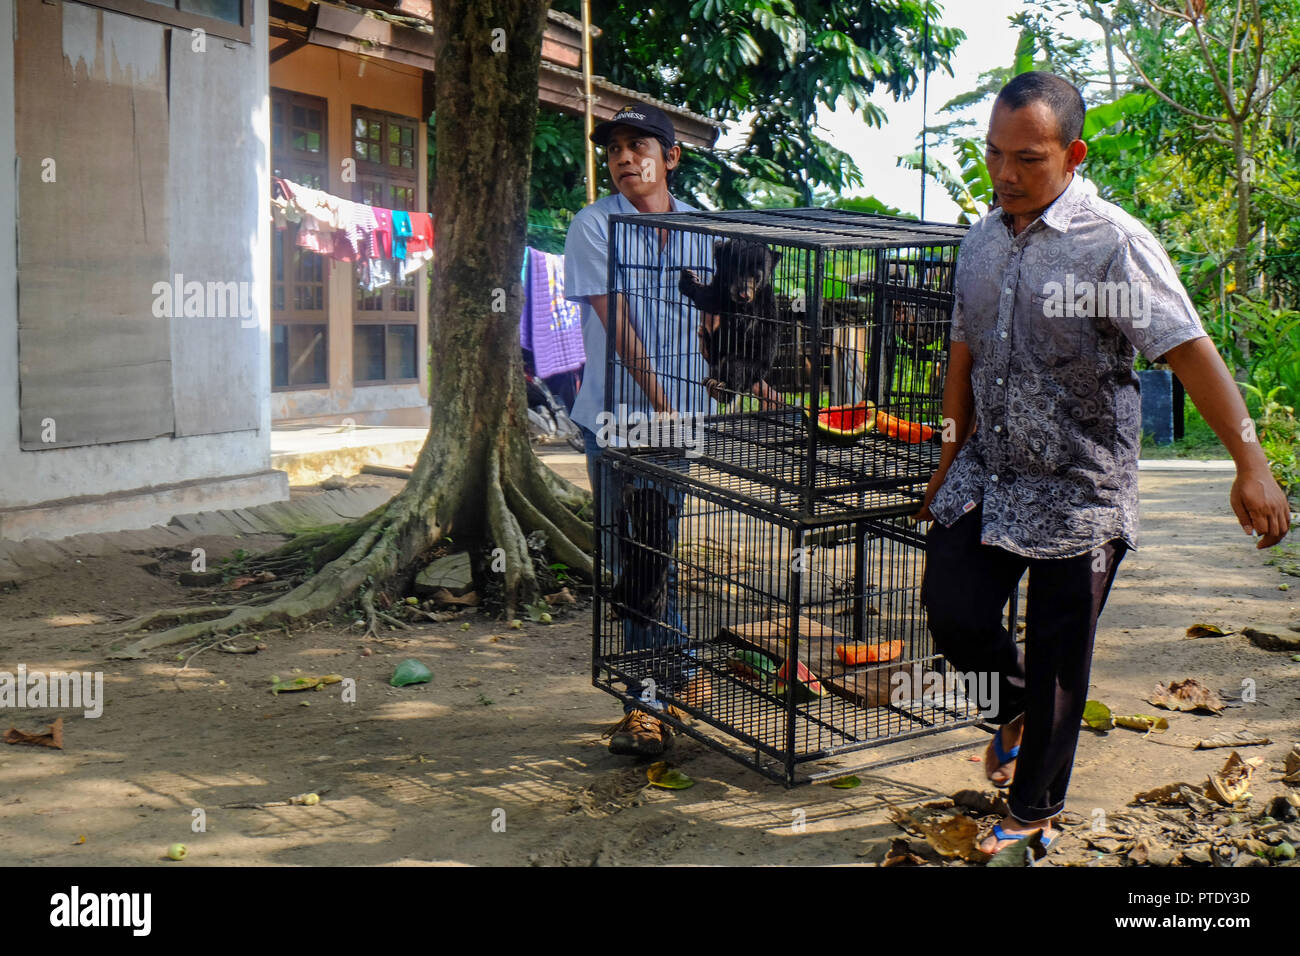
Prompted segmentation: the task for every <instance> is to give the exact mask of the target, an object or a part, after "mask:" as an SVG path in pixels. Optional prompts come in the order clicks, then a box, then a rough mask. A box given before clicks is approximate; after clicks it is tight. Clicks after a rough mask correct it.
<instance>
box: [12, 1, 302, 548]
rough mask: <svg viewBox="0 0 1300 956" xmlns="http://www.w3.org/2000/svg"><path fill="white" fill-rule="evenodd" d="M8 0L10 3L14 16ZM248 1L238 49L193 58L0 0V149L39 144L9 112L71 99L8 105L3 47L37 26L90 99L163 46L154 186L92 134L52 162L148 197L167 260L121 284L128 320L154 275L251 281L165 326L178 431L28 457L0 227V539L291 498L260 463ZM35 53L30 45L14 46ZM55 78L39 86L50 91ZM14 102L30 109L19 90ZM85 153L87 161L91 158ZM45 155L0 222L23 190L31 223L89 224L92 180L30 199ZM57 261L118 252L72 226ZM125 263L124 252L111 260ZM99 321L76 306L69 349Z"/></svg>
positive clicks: (266, 415)
mask: <svg viewBox="0 0 1300 956" xmlns="http://www.w3.org/2000/svg"><path fill="white" fill-rule="evenodd" d="M16 4H17V5H20V6H21V9H19V10H17V11H16V10H15V6H16ZM253 10H254V13H253V22H254V30H253V39H252V42H251V43H250V44H243V43H238V42H235V41H227V40H222V39H219V38H214V37H209V38H208V40H207V47H206V50H204V51H202V52H199V51H195V50H193V49H191V47H190V43H189V36H188V33H187V32H184V31H178V30H171V31H170V33H171V35H170V37H168V36H167V35H166V33H165V32H164V31H167V30H168V28H167V27H166V26H165V25H161V24H158V23H154V22H151V21H147V20H141V19H136V18H132V17H127V16H125V15H121V14H116V13H113V12H111V11H107V10H103V9H100V8H96V7H89V6H85V5H82V4H78V3H74V2H71V0H66V2H64V3H62V4H43V3H33V2H30V0H0V155H2V156H9V155H14V154H15V151H16V150H17V149H18V142H19V140H20V139H21V140H23V141H24V142H26V141H31V142H39V141H40V139H39V135H38V134H39V130H37V129H36V128H35V127H34V126H30V125H24V126H23V127H22V128H21V129H20V128H19V127H18V126H17V124H18V123H19V122H21V123H23V124H32V123H36V122H44V123H48V124H58V123H59V122H60V114H61V112H65V113H66V112H67V111H68V110H69V109H70V107H69V106H67V105H66V102H65V99H64V98H63V97H62V96H59V97H52V98H51V99H50V101H49V102H48V103H45V104H43V108H41V109H38V110H29V115H27V116H22V117H19V116H18V115H17V114H16V109H15V106H16V102H17V100H18V97H17V96H16V94H17V93H22V92H24V91H18V90H16V89H15V42H17V43H18V44H24V43H31V42H32V40H33V38H39V37H41V36H45V38H46V40H47V41H48V42H49V44H50V45H51V47H55V46H56V42H55V41H56V39H59V38H61V47H62V50H61V56H60V55H59V53H60V51H58V50H57V49H53V54H52V55H50V56H49V57H48V62H44V63H42V64H41V68H42V69H43V70H48V71H51V72H53V71H56V70H57V71H62V74H63V75H71V76H74V77H75V78H76V79H77V82H78V83H80V84H84V87H83V90H84V91H86V92H89V91H91V90H93V89H95V88H96V87H102V86H103V85H105V84H108V85H117V86H119V87H120V86H121V85H123V84H126V85H131V84H133V83H136V82H137V81H138V80H139V79H140V77H141V76H142V75H143V74H144V73H145V72H147V71H148V70H149V69H151V67H150V62H152V63H154V64H156V63H157V62H158V58H157V55H156V54H157V49H156V48H157V47H158V45H159V44H166V45H167V46H168V47H169V49H168V57H167V58H165V59H164V61H163V62H164V63H166V62H167V61H168V60H170V63H169V65H168V68H167V70H166V73H167V75H166V77H165V80H166V82H167V83H168V86H167V89H168V97H169V104H168V105H169V117H168V129H167V133H168V135H167V136H166V137H165V138H164V137H163V136H162V135H161V133H160V134H159V135H158V137H157V138H156V140H154V144H153V145H154V150H153V152H154V153H156V154H157V153H165V155H166V174H165V175H166V182H163V183H157V182H148V183H145V182H144V178H143V176H142V175H140V171H141V169H142V168H143V163H144V161H143V160H138V159H133V158H132V157H131V156H130V155H127V156H120V155H118V156H109V157H104V156H102V155H101V156H98V157H96V156H95V154H94V150H95V149H96V143H95V142H93V141H86V142H84V143H82V144H80V146H81V149H82V150H84V151H85V152H84V153H79V154H74V153H71V152H69V155H63V156H59V157H56V159H57V160H58V162H60V163H62V164H63V165H64V167H65V168H68V169H72V168H75V167H78V166H80V167H85V166H87V165H89V166H90V168H92V169H102V170H107V171H109V173H111V174H112V175H111V176H108V175H107V174H106V179H107V180H109V181H105V182H103V183H102V187H101V188H99V189H97V190H96V192H102V193H110V194H113V195H111V196H110V200H111V201H114V202H118V203H121V204H123V206H124V207H125V205H126V204H137V206H138V204H142V203H143V204H148V205H149V206H151V207H152V209H153V210H154V212H155V213H156V214H157V215H156V217H155V221H157V222H159V223H161V222H166V223H167V225H168V229H169V231H168V240H167V243H166V252H165V258H166V260H167V261H166V263H165V265H166V268H164V269H162V270H161V271H162V274H161V275H155V274H148V275H145V274H139V275H136V276H134V277H133V280H134V281H135V282H136V283H138V288H139V289H140V291H141V294H140V295H139V305H138V308H139V309H140V310H141V312H140V315H142V316H143V315H147V314H149V313H150V311H151V309H152V306H153V295H152V289H153V284H154V283H155V282H158V281H166V282H171V281H173V277H174V276H175V274H177V273H181V274H183V275H184V276H185V277H186V281H189V280H191V279H196V280H200V281H208V280H212V281H235V282H247V283H249V285H250V288H251V297H250V298H249V300H248V301H249V305H250V309H249V312H248V314H247V315H246V316H241V317H234V318H225V319H215V318H205V317H195V316H191V317H189V318H186V317H184V316H178V317H173V318H169V319H167V320H166V331H167V334H168V335H169V338H170V341H169V343H168V344H167V347H166V349H165V356H164V358H165V359H167V360H169V362H170V373H169V376H168V381H167V382H166V383H165V384H166V388H165V390H164V394H165V395H166V398H165V399H164V400H167V399H170V405H171V407H170V408H169V409H168V410H167V417H168V419H169V420H170V421H171V422H172V429H170V430H171V431H172V432H173V434H168V435H164V436H163V437H152V438H146V439H141V440H125V441H111V442H109V443H87V444H79V445H76V446H73V447H46V448H32V449H24V448H23V447H21V445H20V423H19V408H20V405H19V398H20V396H19V392H20V382H21V376H20V367H19V362H20V359H21V360H22V361H24V362H27V361H31V358H30V353H25V354H24V355H23V356H19V354H18V349H17V347H16V346H17V343H18V341H19V332H20V330H19V314H20V310H19V275H18V270H17V266H16V263H17V262H18V259H19V257H18V249H17V246H16V242H17V238H18V234H19V233H20V232H21V229H22V228H23V227H22V224H21V223H20V225H19V229H17V230H16V229H14V228H10V227H9V226H4V227H3V228H0V537H9V538H15V537H28V536H39V537H59V536H61V535H64V534H72V533H76V532H80V531H107V530H115V529H119V528H125V527H141V526H147V525H149V524H151V523H154V522H166V521H167V520H169V518H170V517H171V515H172V514H175V513H180V512H184V511H195V510H203V509H206V508H228V507H243V506H247V505H251V504H256V503H261V502H265V501H271V500H278V499H283V498H285V497H287V493H288V487H287V482H286V481H285V478H284V474H283V473H282V472H274V471H271V470H270V426H271V416H270V368H269V364H270V363H269V354H268V350H269V328H270V323H269V315H270V223H269V219H268V215H267V210H266V201H265V197H267V196H269V195H270V144H269V113H268V111H269V98H268V92H267V91H268V75H267V34H266V25H267V15H268V0H255V3H254V5H253ZM51 18H57V19H51ZM24 30H26V34H27V35H23V31H24ZM16 33H17V34H18V35H17V36H16V35H15V34H16ZM30 49H31V47H30V46H27V47H24V56H28V55H30V53H29V51H30ZM135 56H138V58H139V62H138V63H137V62H135V61H134V60H133V57H135ZM156 81H157V78H156V77H155V78H153V79H152V80H150V82H156ZM61 87H62V84H61V83H53V82H51V83H50V84H49V88H50V89H51V90H54V89H59V88H61ZM218 91H219V95H216V94H217V92H218ZM24 96H25V99H24V102H29V103H30V102H31V99H32V98H31V96H30V95H27V94H24ZM136 142H137V147H138V148H139V149H140V150H141V151H149V149H150V145H151V144H150V141H149V140H148V139H147V138H145V137H144V136H142V138H141V139H139V140H137V141H136ZM101 148H102V145H101ZM65 149H66V148H65ZM85 157H91V159H90V162H89V163H86V162H84V158H85ZM41 161H42V157H40V156H33V155H23V154H21V153H19V154H18V155H17V162H16V164H15V170H14V172H13V176H14V185H15V188H14V189H12V190H11V189H8V188H0V224H5V223H19V219H18V217H19V216H20V215H21V213H22V207H23V203H24V199H26V200H27V202H28V205H30V206H32V207H34V208H40V209H41V210H42V215H43V216H48V215H51V214H53V215H56V216H62V217H66V219H67V221H69V222H71V223H74V224H75V223H76V222H78V221H79V220H78V218H77V217H78V216H81V217H82V219H83V220H84V219H85V218H86V214H85V213H84V210H85V209H86V208H87V201H86V200H87V197H86V192H87V190H86V189H84V188H79V189H77V190H73V189H65V190H64V191H63V192H64V194H65V198H63V199H56V200H55V201H54V202H53V203H51V201H50V198H49V194H48V193H41V194H37V193H36V192H35V190H39V189H42V188H48V184H43V183H42V180H41V174H40V170H41ZM153 168H156V166H155V167H153ZM123 172H125V176H126V179H127V180H128V184H129V180H130V179H131V178H135V179H137V180H139V182H138V184H137V185H138V187H139V188H136V189H131V188H124V186H123V183H122V182H121V181H119V174H122V173H123ZM133 174H134V176H133ZM6 175H9V174H6ZM38 197H39V198H38ZM97 198H100V197H97ZM61 203H62V204H63V205H62V206H61V205H60V204H61ZM95 209H96V212H95V213H94V216H96V217H97V216H100V215H112V212H111V209H112V206H111V204H110V205H109V206H107V207H106V206H104V205H102V204H101V205H100V206H97V207H95ZM104 209H108V210H110V211H109V212H103V210H104ZM102 225H103V223H102V222H90V223H89V224H88V227H89V229H90V231H96V232H99V233H101V234H102V232H103V230H102V229H100V228H97V227H102ZM66 254H67V256H68V257H69V258H70V259H71V260H72V261H73V263H74V264H75V263H76V260H77V259H78V257H81V256H84V257H86V258H87V259H88V260H93V262H94V265H95V268H100V269H102V266H103V263H104V262H105V261H107V262H108V263H109V264H110V265H111V263H112V261H113V257H114V252H113V245H112V243H111V242H108V243H105V242H103V241H97V242H96V243H94V248H83V249H81V250H78V248H77V243H76V239H75V231H74V236H73V239H72V241H70V242H69V244H68V248H67V252H66ZM122 261H123V262H129V261H132V260H130V259H129V257H127V256H125V255H123V257H122ZM145 271H149V272H150V273H152V272H153V271H154V270H152V269H150V270H145ZM70 274H71V275H72V276H73V279H72V281H81V282H92V281H93V276H94V270H92V269H89V268H88V269H87V270H86V271H85V273H84V275H83V277H81V278H79V279H78V278H77V272H76V271H75V270H73V271H72V272H71V273H70ZM127 281H128V282H129V281H132V279H131V278H128V279H127ZM42 294H46V292H45V290H42V289H41V288H40V287H39V286H38V287H36V288H29V287H28V286H27V285H24V288H23V295H24V296H27V297H28V298H25V299H24V300H23V310H24V311H25V312H30V310H31V308H32V307H33V304H35V306H36V308H37V309H38V311H39V308H40V307H41V303H42V302H43V301H44V300H41V299H39V298H36V299H33V298H32V297H33V296H40V295H42ZM82 298H85V297H84V296H83V297H82ZM49 301H51V302H54V301H57V300H56V299H51V300H49ZM133 301H134V300H133ZM51 308H52V306H51ZM102 318H103V317H102V316H98V315H95V314H87V315H85V316H80V317H76V320H75V321H70V322H69V324H68V327H67V333H66V335H67V339H68V341H69V342H70V343H71V342H73V341H75V339H76V336H77V328H78V326H77V321H84V322H85V323H93V322H96V321H101V320H102ZM118 318H123V317H121V316H118ZM125 318H130V316H126V317H125ZM84 327H89V325H87V326H84ZM126 374H128V375H129V372H128V373H126ZM123 381H124V382H125V381H126V378H125V377H124V379H123ZM167 393H170V394H167ZM72 413H73V414H75V413H76V409H73V412H72ZM110 417H111V416H110Z"/></svg>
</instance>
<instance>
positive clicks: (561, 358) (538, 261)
mask: <svg viewBox="0 0 1300 956" xmlns="http://www.w3.org/2000/svg"><path fill="white" fill-rule="evenodd" d="M525 268H526V271H527V273H528V281H527V282H526V284H525V287H524V288H525V296H524V302H525V321H524V322H523V323H521V326H520V341H521V344H522V345H523V346H524V348H526V349H529V350H531V351H532V353H533V362H534V364H535V365H536V366H537V374H538V375H540V376H541V377H542V378H547V377H549V376H551V375H557V374H559V373H561V372H571V371H573V370H575V369H579V368H581V367H582V366H583V364H584V363H585V362H586V352H585V351H584V349H583V345H582V322H581V314H580V312H579V310H578V308H577V305H576V303H573V302H570V301H568V300H567V299H566V298H565V297H564V256H562V255H555V254H553V253H550V252H542V251H541V250H540V249H533V248H531V247H529V248H528V249H527V250H526V256H525Z"/></svg>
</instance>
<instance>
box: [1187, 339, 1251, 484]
mask: <svg viewBox="0 0 1300 956" xmlns="http://www.w3.org/2000/svg"><path fill="white" fill-rule="evenodd" d="M1165 361H1166V362H1168V363H1169V367H1170V368H1171V369H1173V372H1174V374H1175V375H1177V376H1178V380H1179V381H1180V382H1182V383H1183V388H1184V389H1186V390H1187V394H1188V395H1189V396H1191V399H1192V403H1193V404H1194V405H1195V406H1196V408H1197V410H1198V411H1199V412H1200V413H1201V417H1202V418H1204V419H1205V422H1206V424H1207V425H1209V426H1210V428H1212V429H1213V430H1214V434H1216V435H1218V436H1219V441H1221V442H1223V447H1224V448H1226V449H1227V450H1228V454H1230V455H1231V456H1232V460H1233V461H1234V462H1236V464H1237V468H1238V469H1258V468H1262V469H1264V470H1265V471H1267V470H1268V459H1267V458H1265V456H1264V451H1263V449H1262V448H1260V447H1259V441H1258V440H1257V439H1256V437H1255V425H1254V422H1252V421H1251V419H1250V413H1249V412H1248V411H1247V410H1246V403H1245V401H1244V400H1243V399H1242V397H1241V391H1240V389H1238V387H1237V384H1236V382H1234V381H1233V380H1232V376H1231V375H1229V374H1228V368H1227V366H1226V365H1224V364H1223V359H1222V358H1221V357H1220V356H1219V352H1218V350H1217V349H1215V347H1214V343H1213V342H1212V341H1211V340H1210V339H1209V338H1206V337H1203V338H1199V339H1193V340H1192V341H1190V342H1184V343H1183V344H1182V345H1179V346H1177V347H1176V348H1173V349H1170V350H1169V352H1168V353H1167V354H1166V355H1165Z"/></svg>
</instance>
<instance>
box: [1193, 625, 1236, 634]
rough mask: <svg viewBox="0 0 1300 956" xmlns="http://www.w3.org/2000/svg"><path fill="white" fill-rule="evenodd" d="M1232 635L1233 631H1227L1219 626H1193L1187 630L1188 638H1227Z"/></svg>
mask: <svg viewBox="0 0 1300 956" xmlns="http://www.w3.org/2000/svg"><path fill="white" fill-rule="evenodd" d="M1231 633H1233V632H1232V630H1231V629H1229V630H1226V631H1225V630H1224V629H1223V628H1221V627H1219V626H1218V625H1217V624H1193V625H1192V626H1191V627H1189V628H1188V629H1187V636H1188V637H1227V636H1228V635H1229V634H1231Z"/></svg>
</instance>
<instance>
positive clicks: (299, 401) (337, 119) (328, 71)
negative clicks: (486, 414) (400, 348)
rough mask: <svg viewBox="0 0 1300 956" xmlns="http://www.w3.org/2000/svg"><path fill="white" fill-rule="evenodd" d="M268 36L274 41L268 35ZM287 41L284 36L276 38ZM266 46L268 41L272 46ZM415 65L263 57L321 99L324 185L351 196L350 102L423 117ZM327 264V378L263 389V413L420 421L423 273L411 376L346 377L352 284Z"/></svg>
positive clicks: (349, 276)
mask: <svg viewBox="0 0 1300 956" xmlns="http://www.w3.org/2000/svg"><path fill="white" fill-rule="evenodd" d="M272 42H273V43H277V41H275V40H273V41H272ZM278 42H287V41H278ZM272 49H273V50H274V49H275V47H274V46H272ZM421 77H422V71H421V70H419V69H417V68H415V67H411V66H406V65H405V64H401V63H393V62H390V61H383V60H377V59H373V58H369V57H366V58H362V57H358V56H354V55H352V54H350V53H346V52H343V51H341V50H333V49H329V48H326V47H320V46H313V45H311V44H308V45H307V46H304V47H302V48H300V49H298V50H295V51H294V52H293V53H291V54H289V55H288V56H286V57H285V58H284V59H282V60H280V61H279V62H277V63H273V64H271V76H270V85H271V86H273V87H276V88H277V89H285V90H292V91H294V92H297V93H305V94H309V95H311V96H319V97H321V98H323V99H324V100H325V101H326V103H327V107H326V110H327V113H326V125H327V137H328V144H329V146H328V149H329V161H330V166H329V185H328V187H327V191H328V192H331V193H333V194H334V195H336V196H342V197H345V198H351V196H352V190H353V184H352V183H350V182H344V181H343V164H342V160H343V159H344V158H346V157H350V156H351V155H352V107H353V106H363V107H368V108H370V109H377V110H384V111H386V112H389V113H397V114H400V115H402V116H410V117H415V118H416V119H426V118H427V117H424V116H423V108H424V107H423V102H422V98H421ZM415 154H416V157H417V160H418V167H419V168H418V170H417V173H416V180H417V183H416V189H417V208H419V209H428V208H429V198H428V124H427V123H423V122H422V123H420V124H419V126H418V127H417V142H416V153H415ZM327 262H328V265H327V268H328V269H329V279H328V282H329V310H328V311H329V320H328V321H329V327H328V336H329V341H328V356H329V385H328V387H324V388H308V389H301V388H299V389H288V390H284V391H273V392H272V393H271V418H272V420H273V421H275V422H281V421H295V422H297V421H313V422H321V423H330V424H341V423H342V421H343V419H345V418H350V419H352V420H353V421H354V422H355V423H356V424H358V425H427V424H428V423H429V406H428V395H429V368H428V362H427V361H426V357H427V355H428V341H429V339H428V334H429V333H428V317H429V296H428V274H429V269H430V267H429V266H425V267H424V268H423V269H421V270H420V272H419V281H418V282H417V284H416V290H417V291H416V312H415V316H416V368H417V369H418V372H419V376H420V379H419V382H418V384H417V383H414V382H412V383H407V384H403V385H361V386H357V385H354V384H353V375H352V303H353V295H354V292H353V290H354V289H355V288H356V279H355V277H354V267H353V266H352V265H351V264H350V263H346V262H336V261H333V260H327Z"/></svg>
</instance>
